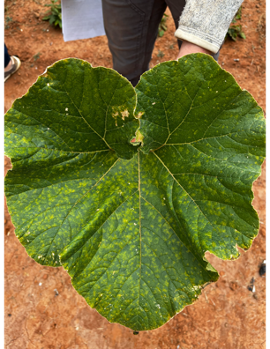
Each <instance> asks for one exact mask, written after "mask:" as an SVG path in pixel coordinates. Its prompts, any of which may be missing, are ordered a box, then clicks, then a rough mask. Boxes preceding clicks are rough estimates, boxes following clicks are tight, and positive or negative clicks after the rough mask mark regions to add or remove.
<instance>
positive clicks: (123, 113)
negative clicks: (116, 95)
mask: <svg viewBox="0 0 270 349" xmlns="http://www.w3.org/2000/svg"><path fill="white" fill-rule="evenodd" d="M121 114H122V120H125V118H128V116H129V112H128V110H127V109H126V110H124V111H121Z"/></svg>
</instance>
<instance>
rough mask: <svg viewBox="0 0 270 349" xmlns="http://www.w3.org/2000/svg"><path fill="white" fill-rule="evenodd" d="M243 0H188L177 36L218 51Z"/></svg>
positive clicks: (211, 50)
mask: <svg viewBox="0 0 270 349" xmlns="http://www.w3.org/2000/svg"><path fill="white" fill-rule="evenodd" d="M242 2H243V0H186V6H185V8H184V10H183V13H182V15H181V17H180V20H179V27H178V29H177V30H176V32H175V36H176V37H178V38H179V39H180V40H184V41H187V42H190V43H192V44H194V45H196V46H199V47H202V48H203V49H205V50H208V51H210V52H212V53H217V52H218V51H219V49H220V46H221V44H222V42H223V40H224V38H225V35H226V33H227V30H228V28H229V26H230V23H231V21H232V19H233V17H234V15H235V13H236V12H237V10H238V8H239V7H240V5H241V4H242ZM198 52H200V51H198ZM190 53H192V52H190Z"/></svg>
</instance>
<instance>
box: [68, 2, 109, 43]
mask: <svg viewBox="0 0 270 349" xmlns="http://www.w3.org/2000/svg"><path fill="white" fill-rule="evenodd" d="M61 4H62V32H63V36H64V41H71V40H80V39H89V38H94V37H95V36H100V35H105V29H104V24H103V16H102V5H101V0H61Z"/></svg>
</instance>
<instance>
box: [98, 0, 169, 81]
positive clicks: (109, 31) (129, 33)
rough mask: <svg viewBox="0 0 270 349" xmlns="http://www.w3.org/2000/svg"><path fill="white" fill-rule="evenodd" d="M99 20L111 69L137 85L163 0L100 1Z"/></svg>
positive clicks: (147, 64) (163, 5) (151, 44)
mask: <svg viewBox="0 0 270 349" xmlns="http://www.w3.org/2000/svg"><path fill="white" fill-rule="evenodd" d="M102 6H103V18H104V27H105V31H106V35H107V38H108V43H109V48H110V51H111V53H112V56H113V68H114V69H115V70H116V71H118V72H119V73H120V74H122V75H123V76H125V77H126V78H127V79H128V80H130V81H131V83H132V84H133V86H135V85H136V84H137V82H138V81H139V79H140V76H141V75H142V74H143V73H144V72H145V71H146V70H148V69H149V62H150V60H151V55H152V51H153V48H154V44H155V40H156V37H157V34H158V25H159V23H160V21H161V18H162V16H163V13H164V11H165V10H166V6H167V5H166V2H165V1H164V0H132V1H131V0H102Z"/></svg>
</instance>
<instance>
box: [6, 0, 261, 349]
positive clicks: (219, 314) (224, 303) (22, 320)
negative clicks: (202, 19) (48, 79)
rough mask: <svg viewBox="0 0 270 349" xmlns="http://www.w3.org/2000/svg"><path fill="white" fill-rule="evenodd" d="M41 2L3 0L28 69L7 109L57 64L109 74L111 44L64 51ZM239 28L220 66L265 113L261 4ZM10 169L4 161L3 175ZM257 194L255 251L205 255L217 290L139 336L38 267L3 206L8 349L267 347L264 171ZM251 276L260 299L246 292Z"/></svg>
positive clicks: (166, 55) (254, 4)
mask: <svg viewBox="0 0 270 349" xmlns="http://www.w3.org/2000/svg"><path fill="white" fill-rule="evenodd" d="M45 3H49V0H40V1H39V0H27V1H25V0H6V1H5V26H6V29H5V43H6V45H7V47H8V49H9V52H10V54H12V55H17V56H18V57H19V58H20V59H21V61H22V66H21V68H20V70H19V71H18V72H17V73H16V74H14V75H13V76H12V77H11V78H10V79H9V80H8V81H7V82H6V83H5V111H7V110H8V109H9V108H10V107H11V105H12V103H13V101H14V100H15V99H16V98H18V97H21V96H22V95H23V94H25V93H26V92H27V90H28V88H29V87H30V86H31V85H32V84H33V83H34V82H35V81H36V79H37V77H38V75H40V74H42V73H43V72H44V70H45V69H46V67H47V66H49V65H51V64H53V63H54V62H55V61H57V60H59V59H63V58H67V57H78V58H81V59H85V60H87V61H89V62H90V63H91V64H92V65H93V66H105V67H109V68H111V67H112V57H111V54H110V51H109V49H108V47H107V39H106V37H105V36H104V37H97V38H94V39H89V40H80V41H73V42H67V43H65V42H64V41H63V37H62V33H61V30H60V29H55V28H53V27H51V26H50V25H49V24H48V22H44V21H42V17H43V16H44V13H45V12H46V10H47V8H46V7H44V4H45ZM167 13H168V14H169V12H167ZM167 24H168V31H166V32H165V34H164V36H163V37H162V38H158V40H157V42H156V46H155V49H154V52H153V59H152V61H151V66H154V65H155V64H157V63H158V62H162V61H167V60H171V59H175V57H176V54H177V44H176V39H175V37H174V35H173V33H174V25H173V21H172V18H171V17H169V19H168V20H167ZM241 24H242V26H243V31H244V33H245V34H246V40H243V39H238V40H237V42H233V41H226V43H225V44H224V46H223V48H222V50H221V53H220V58H219V63H220V65H221V66H222V67H223V68H224V69H226V70H227V71H229V72H230V73H232V74H233V75H234V77H235V78H236V80H237V82H238V83H239V84H240V86H241V87H242V88H243V89H246V90H248V91H249V92H250V93H251V94H252V95H253V96H254V98H255V99H256V100H257V102H258V103H259V105H260V106H261V107H262V108H263V109H264V110H265V2H264V1H262V0H245V1H244V3H243V10H242V20H241ZM162 55H163V57H162ZM238 60H239V61H238ZM9 168H10V162H9V159H8V158H5V173H6V171H7V170H8V169H9ZM253 191H254V197H255V198H254V202H253V203H254V206H255V208H256V210H257V211H258V214H259V217H260V223H261V224H260V231H259V234H258V237H257V238H256V239H255V240H254V242H253V245H252V247H251V248H250V250H249V251H247V252H244V251H242V250H241V251H240V252H241V257H240V258H239V259H238V260H236V261H222V260H219V259H218V258H216V257H215V256H213V255H211V254H209V253H207V254H206V257H207V259H208V260H209V261H210V263H211V264H212V265H213V266H214V267H215V268H216V269H217V270H218V271H219V273H220V279H219V280H218V282H216V283H213V284H211V285H209V286H207V287H206V288H205V289H204V290H203V292H202V294H201V296H200V297H199V300H198V301H197V302H196V303H195V304H193V305H191V306H188V307H186V308H185V309H184V310H183V311H182V312H181V313H179V314H178V315H176V316H175V317H174V318H173V319H172V320H171V321H169V322H168V323H167V324H165V325H164V326H162V327H161V328H159V329H157V330H153V331H146V332H141V333H139V335H137V336H135V335H133V333H132V331H131V330H129V329H127V328H125V327H123V326H121V325H118V324H110V323H109V322H108V321H107V320H106V319H105V318H103V317H102V316H101V315H99V314H98V313H97V312H96V311H95V310H94V309H91V308H90V307H89V306H88V305H87V304H86V302H85V300H84V299H83V298H82V297H81V296H80V295H78V294H77V292H76V291H75V290H74V289H73V287H72V285H71V282H70V277H69V276H68V274H67V273H66V272H65V271H64V269H63V268H51V267H44V266H41V265H39V264H38V263H36V262H35V261H34V260H32V259H31V258H30V257H29V256H28V255H27V253H26V251H25V249H24V247H23V246H22V245H20V243H19V241H18V240H17V238H16V237H15V234H14V227H13V225H12V223H11V220H10V216H9V214H8V211H7V208H6V207H5V235H4V242H5V314H4V316H5V348H6V349H121V348H128V349H146V348H147V349H193V348H194V349H195V348H196V349H199V348H200V349H201V348H205V349H206V348H207V349H210V348H211V349H220V348H226V349H262V348H265V346H266V345H265V276H263V277H260V275H259V273H258V271H259V267H260V265H261V263H262V262H263V260H264V259H265V258H266V254H265V252H266V251H265V218H266V217H265V166H264V167H263V172H262V175H261V177H260V178H259V179H258V180H257V181H256V182H255V183H254V187H253ZM252 278H254V279H255V292H254V293H253V292H251V291H249V290H248V288H247V286H248V285H249V283H250V281H251V279H252Z"/></svg>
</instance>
